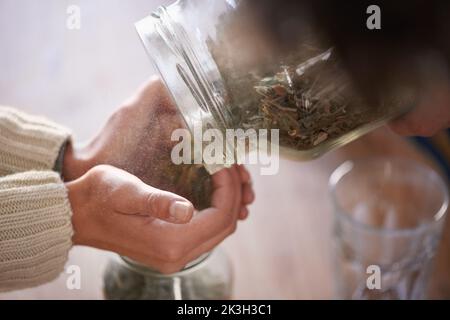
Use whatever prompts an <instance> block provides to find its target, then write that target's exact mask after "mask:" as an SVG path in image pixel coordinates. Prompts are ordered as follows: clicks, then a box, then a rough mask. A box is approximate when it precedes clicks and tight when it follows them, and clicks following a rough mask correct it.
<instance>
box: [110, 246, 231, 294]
mask: <svg viewBox="0 0 450 320" xmlns="http://www.w3.org/2000/svg"><path fill="white" fill-rule="evenodd" d="M103 278H104V288H103V293H104V296H105V298H106V299H108V300H228V299H230V298H231V291H232V268H231V264H230V261H229V260H228V257H227V256H226V255H225V254H224V252H223V251H221V250H220V249H216V250H215V251H213V252H212V253H208V254H205V255H203V256H202V257H200V258H199V259H197V260H195V261H193V262H192V263H190V264H189V265H187V266H186V268H184V269H183V270H182V271H180V272H178V273H175V274H171V275H164V274H161V273H159V272H157V271H155V270H153V269H151V268H148V267H146V266H143V265H141V264H138V263H136V262H133V261H131V260H129V259H127V258H123V257H119V256H116V257H115V259H113V260H111V261H110V263H109V264H108V266H107V268H106V270H105V273H104V277H103Z"/></svg>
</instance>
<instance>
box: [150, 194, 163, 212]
mask: <svg viewBox="0 0 450 320" xmlns="http://www.w3.org/2000/svg"><path fill="white" fill-rule="evenodd" d="M160 200H161V195H160V194H159V192H152V193H150V194H149V195H148V198H147V203H148V206H149V210H150V211H151V212H152V213H153V214H154V215H158V216H159V213H160V212H159V205H158V204H159V202H160Z"/></svg>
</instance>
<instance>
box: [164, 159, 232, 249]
mask: <svg viewBox="0 0 450 320" xmlns="http://www.w3.org/2000/svg"><path fill="white" fill-rule="evenodd" d="M237 177H238V173H237V171H236V168H229V169H224V170H221V171H220V172H219V173H216V174H215V175H214V176H213V179H212V182H213V195H212V201H211V203H212V208H208V209H205V210H202V211H200V212H198V213H197V214H196V215H195V216H194V217H193V218H192V220H191V221H190V222H189V223H188V224H186V225H179V226H175V225H173V226H167V227H168V228H171V231H172V232H173V233H176V234H180V237H182V238H183V239H187V240H186V241H185V251H187V252H189V251H191V250H192V249H193V248H196V247H198V246H200V245H202V244H203V243H205V242H208V241H209V240H210V239H212V238H214V237H216V236H217V235H218V234H222V233H223V232H224V231H227V230H231V229H233V228H235V225H236V223H237V219H238V215H239V211H240V206H241V190H240V183H239V179H237Z"/></svg>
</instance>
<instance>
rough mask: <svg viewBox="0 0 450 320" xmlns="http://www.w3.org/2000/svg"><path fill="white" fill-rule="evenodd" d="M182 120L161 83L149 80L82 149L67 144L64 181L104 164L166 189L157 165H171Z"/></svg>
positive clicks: (165, 183)
mask: <svg viewBox="0 0 450 320" xmlns="http://www.w3.org/2000/svg"><path fill="white" fill-rule="evenodd" d="M183 127H184V124H183V120H182V118H181V116H180V114H179V113H178V111H177V109H176V107H175V106H174V104H173V103H172V100H171V97H170V95H169V93H168V92H167V89H166V87H165V85H164V83H163V82H162V81H161V80H160V79H159V78H152V79H151V80H150V81H148V82H147V83H145V84H144V85H143V86H142V87H141V88H140V89H139V90H138V91H137V92H136V93H135V94H134V95H133V96H132V97H131V98H130V99H128V100H127V101H126V102H124V103H123V105H122V106H121V107H120V108H119V109H118V110H117V111H116V112H115V113H114V114H113V115H112V116H111V117H110V119H109V120H108V121H107V123H106V125H105V126H104V127H103V129H102V130H101V131H100V132H99V134H98V135H97V136H96V137H95V138H94V139H92V140H91V141H90V142H89V143H88V144H87V145H86V146H84V147H75V146H72V145H69V146H68V148H67V151H66V154H65V157H64V172H63V174H64V178H65V179H66V180H67V181H71V180H74V179H76V178H79V177H81V176H82V175H83V174H84V173H85V172H87V171H88V170H89V169H90V168H92V167H94V166H96V165H99V164H108V165H112V166H114V167H117V168H121V169H123V170H125V171H127V172H129V173H131V174H133V175H135V176H137V177H139V178H140V179H142V180H143V181H144V182H145V183H147V184H150V185H152V186H154V187H157V188H160V189H164V190H168V189H169V188H170V181H169V179H167V177H166V176H165V175H162V174H161V172H160V169H159V165H158V164H166V163H171V162H172V160H171V158H170V153H171V150H172V147H173V146H174V145H175V144H176V142H172V141H171V134H172V132H173V131H174V130H175V129H178V128H183Z"/></svg>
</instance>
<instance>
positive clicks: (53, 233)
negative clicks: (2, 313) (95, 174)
mask: <svg viewBox="0 0 450 320" xmlns="http://www.w3.org/2000/svg"><path fill="white" fill-rule="evenodd" d="M68 140H69V131H68V130H67V129H65V128H63V127H61V126H59V125H57V124H55V123H52V122H50V121H48V120H47V119H45V118H40V117H35V116H30V115H27V114H24V113H22V112H20V111H18V110H16V109H13V108H9V107H2V106H0V291H6V290H14V289H20V288H25V287H30V286H34V285H38V284H42V283H45V282H47V281H49V280H51V279H53V278H55V277H56V276H57V275H58V274H59V273H60V272H61V271H62V269H63V266H64V263H65V261H66V259H67V253H68V250H69V249H70V247H71V245H72V242H71V241H72V240H71V238H72V233H73V230H72V229H73V228H72V223H71V207H70V204H69V201H68V196H67V191H66V188H65V186H64V184H63V182H62V180H61V177H60V173H61V171H62V168H60V172H53V170H56V169H58V166H59V167H61V165H62V163H63V162H64V161H63V160H64V149H65V148H64V146H65V144H66V142H67V141H68Z"/></svg>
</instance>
